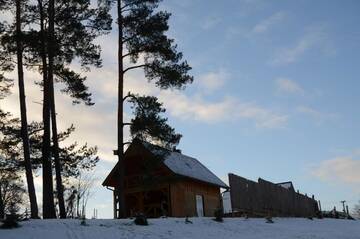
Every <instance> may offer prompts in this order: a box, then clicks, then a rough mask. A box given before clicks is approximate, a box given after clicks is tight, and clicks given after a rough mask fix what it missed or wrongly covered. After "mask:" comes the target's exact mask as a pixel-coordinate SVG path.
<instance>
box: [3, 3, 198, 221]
mask: <svg viewBox="0 0 360 239" xmlns="http://www.w3.org/2000/svg"><path fill="white" fill-rule="evenodd" d="M160 2H161V0H98V1H97V3H96V4H94V2H93V1H91V0H36V1H32V0H0V12H1V13H6V14H8V15H9V16H11V20H8V21H6V20H2V21H0V100H1V99H3V98H4V97H6V96H7V95H8V94H9V93H10V89H11V88H15V85H14V81H13V79H10V78H9V77H8V76H9V74H8V73H10V72H16V73H17V83H18V85H17V90H18V92H19V109H20V118H15V117H13V116H12V115H11V114H10V113H9V112H6V111H5V110H3V109H1V106H0V140H1V141H0V178H1V181H0V218H1V217H3V216H4V214H5V213H6V212H8V211H9V210H15V209H16V207H18V206H19V205H21V203H23V202H19V201H16V200H14V198H21V197H17V196H16V195H15V196H14V195H11V196H9V193H8V192H14V193H19V194H22V193H24V192H25V191H24V188H23V186H22V181H21V176H22V174H23V173H25V179H26V188H27V190H26V191H27V197H28V199H29V203H30V215H31V218H39V209H38V199H37V198H36V194H35V184H34V172H38V171H39V170H41V174H42V179H43V180H42V190H43V193H42V195H43V198H42V217H43V218H56V217H59V218H66V217H69V215H70V216H71V215H74V200H73V199H74V198H77V197H78V196H76V194H77V195H79V194H80V192H79V188H78V189H77V187H76V185H80V184H77V183H75V184H74V179H80V178H81V173H82V172H83V171H84V170H85V171H86V170H91V169H93V168H94V167H95V166H96V163H97V162H98V160H99V158H98V157H97V156H96V152H97V148H96V147H89V146H87V144H84V145H79V144H78V143H77V142H74V143H73V144H71V145H70V146H66V147H64V146H60V143H61V142H63V141H65V140H68V139H69V137H70V136H71V133H73V132H74V130H75V127H74V126H73V125H71V126H69V128H68V129H66V130H65V131H64V132H59V131H58V127H57V125H58V121H57V113H56V103H57V102H56V100H55V95H56V94H59V93H63V94H67V95H69V96H70V97H71V98H72V101H73V103H74V104H85V105H87V106H89V107H90V106H92V105H93V104H94V101H93V100H94V99H93V97H92V95H91V93H90V92H89V89H88V87H87V85H86V80H87V77H86V76H84V71H87V70H90V69H93V70H94V69H96V70H100V69H99V68H101V67H102V59H101V54H100V53H101V48H100V45H99V44H97V43H95V40H96V39H97V38H98V37H99V36H101V35H104V34H108V33H110V32H111V31H112V30H114V31H117V33H118V34H117V42H116V43H114V44H117V47H118V59H117V62H118V69H117V72H118V77H117V79H114V85H117V89H118V100H117V119H118V121H117V129H118V130H117V147H116V150H115V152H116V154H117V157H118V163H119V165H120V169H121V170H120V173H119V175H118V180H119V185H120V187H119V190H118V191H117V194H118V198H119V202H117V206H118V209H119V215H118V216H119V217H124V216H125V200H124V191H123V189H124V185H123V179H124V166H123V156H124V148H125V145H126V144H128V143H129V142H125V141H124V128H125V127H129V128H128V129H125V130H129V131H130V134H131V138H132V139H134V138H137V139H140V140H146V141H152V142H156V143H157V144H160V145H161V146H163V147H166V148H168V149H174V148H175V147H176V146H177V144H178V143H179V141H180V139H181V135H180V134H178V133H176V132H175V129H174V128H172V127H171V126H170V125H169V124H168V122H167V118H166V117H165V116H164V112H165V108H164V107H163V105H162V103H160V102H159V101H158V99H157V98H156V97H155V96H147V95H138V94H134V93H131V92H127V93H125V92H124V81H125V80H126V75H127V74H128V72H130V71H132V70H137V69H142V70H143V72H144V75H145V78H146V79H147V80H148V81H152V82H154V83H155V85H156V86H157V87H159V88H160V89H184V88H185V86H186V85H187V84H189V83H192V81H193V77H192V76H191V75H190V74H189V71H190V70H191V67H190V66H189V65H188V63H187V62H186V61H185V60H183V55H182V53H181V52H179V51H178V50H177V45H176V44H175V42H174V40H173V39H171V38H169V37H168V36H167V35H166V32H167V31H168V29H169V24H168V21H169V18H170V15H171V14H170V13H168V12H166V11H161V10H159V4H160ZM113 10H115V11H113ZM111 12H115V13H112V14H111ZM113 22H115V24H114V25H115V26H116V27H115V29H112V27H113V24H112V23H113ZM74 64H80V65H81V67H82V70H80V72H77V71H75V70H74V67H72V66H73V65H74ZM24 69H25V70H24ZM28 71H36V72H38V73H39V75H41V79H38V80H37V81H36V82H35V84H37V85H38V86H39V88H40V89H41V92H42V121H41V122H28V116H27V108H28V106H27V101H26V91H25V85H26V84H32V83H33V82H29V80H27V76H26V73H27V72H28ZM58 83H61V87H62V88H61V89H60V90H59V91H58V92H57V89H59V87H60V86H59V87H55V84H58ZM125 103H128V104H130V107H131V109H132V111H133V112H132V113H133V117H132V119H131V121H130V122H125V121H124V118H123V113H124V108H125V107H124V104H125ZM79 117H81V116H79ZM75 182H76V180H75ZM54 183H55V185H54ZM11 187H13V189H14V188H15V189H17V190H9V188H11ZM5 194H6V196H5ZM9 198H10V199H9ZM76 210H77V211H79V205H77V209H76ZM77 214H78V213H77Z"/></svg>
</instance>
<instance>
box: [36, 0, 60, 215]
mask: <svg viewBox="0 0 360 239" xmlns="http://www.w3.org/2000/svg"><path fill="white" fill-rule="evenodd" d="M50 2H51V1H49V6H50ZM38 3H39V10H40V22H41V23H40V27H41V48H42V54H41V55H42V56H41V57H42V64H43V81H44V82H43V85H44V90H43V97H44V100H43V124H44V135H43V146H42V154H43V155H42V157H43V158H42V164H43V165H42V169H43V218H56V213H55V204H54V189H53V177H52V164H51V155H50V141H51V139H50V84H49V79H48V78H49V77H48V67H47V62H46V45H45V41H46V35H45V29H44V28H45V27H44V10H43V5H42V1H41V0H38ZM50 12H51V11H50V10H49V13H50ZM49 30H50V23H49Z"/></svg>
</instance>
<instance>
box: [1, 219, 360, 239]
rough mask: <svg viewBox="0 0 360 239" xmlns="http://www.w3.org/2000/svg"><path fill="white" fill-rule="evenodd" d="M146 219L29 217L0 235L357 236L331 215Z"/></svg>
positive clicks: (357, 226) (63, 238) (359, 225)
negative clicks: (268, 220)
mask: <svg viewBox="0 0 360 239" xmlns="http://www.w3.org/2000/svg"><path fill="white" fill-rule="evenodd" d="M190 220H191V221H192V222H193V224H185V222H184V219H183V218H164V219H150V220H149V223H150V225H149V226H137V225H134V224H133V222H132V220H129V219H124V220H112V219H104V220H100V219H93V220H87V221H86V222H87V224H88V226H81V225H80V221H79V220H71V219H66V220H57V219H54V220H31V221H27V222H22V223H21V225H22V226H21V227H20V228H18V229H13V230H0V238H1V239H43V238H44V239H45V238H46V239H47V238H49V239H115V238H116V239H140V238H147V239H157V238H162V239H166V238H171V239H177V238H182V239H183V238H195V239H197V238H206V239H218V238H226V239H232V238H249V239H260V238H276V239H289V238H301V239H310V238H311V239H325V238H326V239H337V238H342V239H359V238H360V221H349V220H335V219H321V220H319V219H314V220H309V219H300V218H274V222H275V223H273V224H268V223H265V220H264V219H262V218H257V219H252V218H250V219H247V220H245V219H244V218H226V219H225V221H224V223H218V222H215V221H213V220H212V219H211V218H191V219H190Z"/></svg>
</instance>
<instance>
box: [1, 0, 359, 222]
mask: <svg viewBox="0 0 360 239" xmlns="http://www.w3.org/2000/svg"><path fill="white" fill-rule="evenodd" d="M160 8H161V9H163V10H166V11H169V12H171V13H172V16H171V18H170V30H169V32H168V35H169V36H170V37H171V38H174V39H175V41H176V43H177V45H178V50H179V51H182V52H183V54H184V58H185V59H186V60H187V61H188V63H189V64H190V65H191V66H192V68H193V69H192V71H191V74H192V75H193V76H194V82H193V84H191V85H188V86H187V87H186V89H185V90H183V91H178V90H173V91H172V90H167V91H160V90H159V89H157V88H156V87H155V86H154V85H153V84H151V83H148V82H147V80H146V79H145V78H144V76H143V72H142V71H141V70H137V71H134V72H132V73H129V74H128V75H127V76H126V80H125V88H126V89H125V92H128V91H129V90H131V91H132V92H136V93H140V94H150V95H155V96H158V97H159V99H160V100H161V101H162V102H163V103H164V106H165V107H166V108H167V112H166V116H167V117H168V118H169V123H170V124H171V125H172V126H173V127H174V128H175V129H176V130H177V132H179V133H181V134H182V135H183V138H182V140H181V143H180V144H179V148H180V149H181V150H182V152H183V153H184V154H187V155H189V156H192V157H195V158H197V159H199V160H200V161H201V162H202V163H203V164H204V165H206V166H207V167H208V168H209V169H210V170H211V171H213V172H214V173H215V174H216V175H217V176H219V177H220V178H221V179H223V181H225V182H227V181H228V180H227V174H228V173H235V174H238V175H240V176H242V177H245V178H248V179H251V180H255V181H256V180H257V179H258V178H259V177H261V178H263V179H266V180H269V181H272V182H283V181H292V182H293V184H294V187H295V189H296V190H299V191H300V192H301V193H304V194H305V193H307V195H312V194H314V195H315V198H316V199H318V200H321V205H322V208H323V209H326V210H330V209H332V208H333V207H334V206H336V207H337V208H338V209H342V206H341V203H340V201H341V200H346V201H347V203H348V204H349V207H350V208H352V207H353V205H354V204H355V203H356V202H357V201H358V200H360V143H359V142H360V135H359V132H360V125H359V124H357V122H359V121H360V108H358V107H356V105H357V102H359V101H360V95H359V93H358V90H359V89H360V81H359V79H358V78H359V75H360V67H359V65H360V64H359V63H360V28H359V22H360V15H359V14H358V13H359V11H360V2H359V1H356V0H354V1H351V0H345V1H335V0H318V1H311V0H300V1H290V0H288V1H285V0H278V1H266V0H227V1H213V0H211V1H209V0H208V1H205V0H182V1H178V0H165V1H163V3H161V4H160ZM3 17H4V16H3ZM114 27H115V26H114ZM97 42H98V43H99V44H100V45H101V46H102V51H103V52H102V57H103V67H102V68H101V69H92V71H91V72H86V73H84V74H86V75H87V77H88V81H87V84H88V86H89V88H90V91H91V92H92V93H93V97H94V101H95V103H96V104H95V105H94V106H92V107H87V106H82V105H76V106H74V105H72V104H71V100H70V99H69V97H68V96H66V95H62V94H60V93H58V94H57V95H56V101H57V110H58V121H59V123H58V124H59V127H60V128H61V129H64V128H66V127H67V126H69V125H70V124H72V123H73V124H74V125H75V127H76V128H77V130H76V132H75V133H74V135H73V137H72V139H73V140H76V141H78V142H79V143H85V142H87V143H88V144H89V145H91V146H95V145H97V146H98V148H99V152H98V155H99V157H100V162H99V164H98V166H97V167H96V169H95V172H94V173H93V177H94V178H95V179H96V180H95V185H94V188H93V192H94V193H93V196H92V198H91V199H90V200H89V204H88V214H90V215H88V216H91V212H92V210H93V209H94V208H96V209H98V215H99V217H101V218H111V217H112V215H113V214H112V205H113V204H112V193H111V191H109V190H107V189H106V188H104V187H102V186H101V183H102V181H103V180H104V179H105V177H106V176H107V174H108V173H109V172H110V170H111V169H112V167H113V166H114V165H115V163H116V160H117V159H116V157H115V156H114V155H112V150H113V149H115V147H116V101H117V98H116V97H117V92H116V87H117V81H116V79H117V78H116V76H117V63H116V47H117V45H116V44H117V40H116V31H113V32H112V33H111V34H109V35H106V36H102V37H100V38H99V39H97ZM74 68H78V67H77V66H76V65H75V66H74ZM78 69H79V68H78ZM26 77H27V79H28V82H27V84H26V90H27V103H28V112H29V118H30V120H41V106H40V105H39V104H37V103H36V102H41V100H42V99H41V92H40V89H39V88H38V86H34V84H33V81H34V80H38V79H40V76H39V75H38V74H37V73H35V72H26ZM58 87H61V86H58ZM1 106H2V107H4V108H5V109H8V110H9V111H11V112H13V114H14V115H15V116H18V115H19V106H18V94H17V88H14V89H13V94H12V95H11V96H9V97H8V98H7V99H6V100H4V101H2V102H1ZM130 117H131V111H127V112H125V118H127V119H129V118H130ZM127 135H128V134H127ZM35 182H36V187H37V193H38V196H39V197H41V177H40V176H38V177H37V178H36V180H35ZM39 201H41V200H39Z"/></svg>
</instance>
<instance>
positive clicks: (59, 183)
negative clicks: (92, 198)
mask: <svg viewBox="0 0 360 239" xmlns="http://www.w3.org/2000/svg"><path fill="white" fill-rule="evenodd" d="M50 2H51V4H52V5H50V4H49V11H51V12H52V13H51V14H50V12H49V42H48V47H49V55H48V57H49V67H48V72H49V73H48V78H49V85H50V86H49V88H50V102H51V103H50V108H51V126H52V138H53V154H54V159H55V179H56V191H57V198H58V202H59V212H60V218H66V210H65V202H64V188H63V184H62V178H61V164H60V157H59V141H58V133H57V122H56V108H55V93H54V73H53V71H54V70H53V69H54V53H53V44H54V37H55V36H54V34H55V33H54V14H55V13H54V11H55V10H54V1H50ZM50 2H49V3H50ZM50 8H52V9H50Z"/></svg>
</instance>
